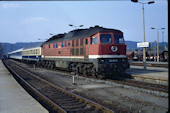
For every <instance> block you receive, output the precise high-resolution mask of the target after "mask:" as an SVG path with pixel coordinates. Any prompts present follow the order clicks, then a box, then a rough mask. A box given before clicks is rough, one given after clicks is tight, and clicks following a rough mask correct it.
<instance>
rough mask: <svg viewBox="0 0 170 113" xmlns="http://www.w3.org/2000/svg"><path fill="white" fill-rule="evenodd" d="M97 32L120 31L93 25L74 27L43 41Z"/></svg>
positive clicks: (61, 39)
mask: <svg viewBox="0 0 170 113" xmlns="http://www.w3.org/2000/svg"><path fill="white" fill-rule="evenodd" d="M98 32H119V33H122V32H121V31H120V30H116V29H108V28H103V27H99V26H95V27H90V28H88V29H76V30H73V31H70V32H68V33H64V34H57V35H54V36H52V37H51V38H50V39H48V40H47V41H46V42H44V44H45V43H53V42H61V41H66V40H74V39H80V38H85V37H89V36H92V35H94V34H96V33H98Z"/></svg>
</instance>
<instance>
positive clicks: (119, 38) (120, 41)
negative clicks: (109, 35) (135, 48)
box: [114, 34, 125, 44]
mask: <svg viewBox="0 0 170 113" xmlns="http://www.w3.org/2000/svg"><path fill="white" fill-rule="evenodd" d="M114 40H115V44H124V43H125V41H124V38H123V35H122V34H115V35H114Z"/></svg>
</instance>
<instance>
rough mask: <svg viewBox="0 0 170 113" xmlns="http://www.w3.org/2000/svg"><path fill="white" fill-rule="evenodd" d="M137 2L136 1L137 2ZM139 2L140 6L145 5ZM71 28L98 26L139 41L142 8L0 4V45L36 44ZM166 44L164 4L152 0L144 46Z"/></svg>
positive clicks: (164, 0) (116, 4)
mask: <svg viewBox="0 0 170 113" xmlns="http://www.w3.org/2000/svg"><path fill="white" fill-rule="evenodd" d="M139 1H140V0H139ZM147 1H148V0H143V1H142V0H141V1H140V2H147ZM69 24H73V25H76V26H78V25H84V27H83V28H89V27H91V26H95V25H99V26H103V27H106V28H114V29H119V30H121V31H122V32H123V33H124V38H125V40H126V41H138V42H142V41H143V20H142V4H140V3H134V2H131V1H130V0H129V1H126V0H124V1H114V0H113V1H0V42H9V43H16V42H38V41H40V40H38V39H42V40H41V41H44V40H45V39H48V38H50V33H51V34H58V33H64V32H69V31H70V30H73V29H75V27H70V26H69ZM151 27H155V28H162V27H164V28H165V30H160V31H159V41H160V42H162V36H163V35H162V32H164V41H166V42H168V3H167V0H155V3H154V4H146V5H145V34H146V35H145V37H146V41H147V42H154V41H155V40H157V31H156V30H152V29H150V28H151Z"/></svg>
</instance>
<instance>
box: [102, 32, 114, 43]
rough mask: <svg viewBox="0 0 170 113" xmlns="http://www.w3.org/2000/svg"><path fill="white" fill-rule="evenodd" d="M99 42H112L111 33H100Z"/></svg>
mask: <svg viewBox="0 0 170 113" xmlns="http://www.w3.org/2000/svg"><path fill="white" fill-rule="evenodd" d="M100 42H101V43H112V36H111V34H101V35H100Z"/></svg>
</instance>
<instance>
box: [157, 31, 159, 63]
mask: <svg viewBox="0 0 170 113" xmlns="http://www.w3.org/2000/svg"><path fill="white" fill-rule="evenodd" d="M157 62H159V30H158V31H157Z"/></svg>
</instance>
